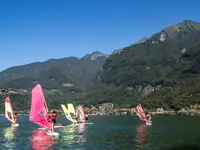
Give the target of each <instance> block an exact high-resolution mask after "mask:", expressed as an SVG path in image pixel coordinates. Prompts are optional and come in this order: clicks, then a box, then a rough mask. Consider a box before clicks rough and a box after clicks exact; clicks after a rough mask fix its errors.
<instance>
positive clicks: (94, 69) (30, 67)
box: [0, 51, 108, 89]
mask: <svg viewBox="0 0 200 150" xmlns="http://www.w3.org/2000/svg"><path fill="white" fill-rule="evenodd" d="M107 57H108V55H105V54H103V53H101V52H98V51H95V52H93V53H92V54H87V55H85V56H84V57H83V58H77V57H67V58H61V59H50V60H47V61H45V62H35V63H31V64H26V65H22V66H15V67H11V68H8V69H6V70H4V71H2V72H0V85H1V87H4V88H5V87H6V88H8V87H9V88H26V89H27V88H28V89H29V88H31V87H33V85H35V82H40V83H43V86H45V87H47V88H56V87H59V86H62V85H63V84H64V83H70V84H75V85H87V84H90V83H92V82H93V80H94V79H95V77H96V74H97V73H98V72H99V71H100V70H101V69H102V65H103V64H104V62H105V59H106V58H107Z"/></svg>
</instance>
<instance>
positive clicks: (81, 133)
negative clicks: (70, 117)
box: [76, 124, 88, 143]
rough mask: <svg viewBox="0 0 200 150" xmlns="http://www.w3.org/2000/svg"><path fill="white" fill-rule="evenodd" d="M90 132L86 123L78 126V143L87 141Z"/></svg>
mask: <svg viewBox="0 0 200 150" xmlns="http://www.w3.org/2000/svg"><path fill="white" fill-rule="evenodd" d="M87 132H88V127H87V126H86V125H85V124H80V125H79V126H78V134H77V137H76V142H77V143H85V142H86V141H87V136H86V133H87Z"/></svg>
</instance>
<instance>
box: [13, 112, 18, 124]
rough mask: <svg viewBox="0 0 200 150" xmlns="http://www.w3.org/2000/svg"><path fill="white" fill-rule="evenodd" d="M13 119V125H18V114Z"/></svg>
mask: <svg viewBox="0 0 200 150" xmlns="http://www.w3.org/2000/svg"><path fill="white" fill-rule="evenodd" d="M13 118H14V123H13V124H16V123H17V118H18V114H17V113H15V114H14V116H13Z"/></svg>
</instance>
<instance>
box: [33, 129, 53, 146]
mask: <svg viewBox="0 0 200 150" xmlns="http://www.w3.org/2000/svg"><path fill="white" fill-rule="evenodd" d="M54 142H55V141H54V136H49V135H48V134H46V131H45V130H33V132H32V138H31V143H32V148H34V149H35V150H47V149H50V147H51V146H52V145H53V144H54Z"/></svg>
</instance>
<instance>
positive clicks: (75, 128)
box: [60, 124, 88, 149]
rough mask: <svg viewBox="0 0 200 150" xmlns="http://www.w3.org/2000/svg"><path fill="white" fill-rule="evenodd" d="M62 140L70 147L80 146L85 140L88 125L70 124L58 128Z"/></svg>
mask: <svg viewBox="0 0 200 150" xmlns="http://www.w3.org/2000/svg"><path fill="white" fill-rule="evenodd" d="M60 132H61V133H62V142H63V143H67V144H68V146H69V147H70V148H76V149H77V148H78V147H81V146H82V145H83V144H84V143H85V142H86V141H87V132H88V127H87V126H86V125H85V124H80V125H70V126H67V127H65V128H62V129H60Z"/></svg>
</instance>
